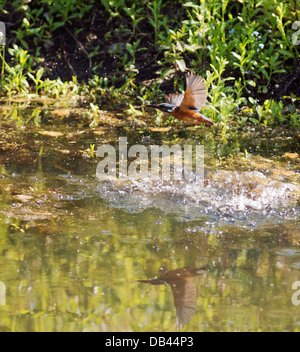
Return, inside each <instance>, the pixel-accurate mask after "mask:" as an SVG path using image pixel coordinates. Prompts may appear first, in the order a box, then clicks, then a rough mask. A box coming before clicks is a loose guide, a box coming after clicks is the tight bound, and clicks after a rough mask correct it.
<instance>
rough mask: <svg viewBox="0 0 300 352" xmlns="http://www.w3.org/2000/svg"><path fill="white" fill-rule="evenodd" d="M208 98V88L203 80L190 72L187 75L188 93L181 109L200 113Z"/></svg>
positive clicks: (186, 92)
mask: <svg viewBox="0 0 300 352" xmlns="http://www.w3.org/2000/svg"><path fill="white" fill-rule="evenodd" d="M206 98H207V88H206V85H205V82H204V80H203V78H202V77H201V76H199V75H196V74H194V73H193V72H188V73H187V75H186V91H185V94H184V99H183V101H182V103H181V105H180V109H182V110H195V111H198V110H200V109H201V108H203V106H204V105H205V103H206Z"/></svg>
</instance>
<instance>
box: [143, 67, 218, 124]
mask: <svg viewBox="0 0 300 352" xmlns="http://www.w3.org/2000/svg"><path fill="white" fill-rule="evenodd" d="M206 98H207V89H206V85H205V82H204V80H203V78H202V77H201V76H199V75H197V74H195V73H193V72H188V73H187V74H186V91H185V94H184V95H183V94H169V95H167V96H166V97H165V100H166V103H162V104H158V105H154V104H150V105H145V106H146V107H148V108H154V109H158V110H160V111H163V112H166V113H169V114H171V115H172V116H174V117H175V118H176V119H178V120H181V121H186V122H190V123H193V124H194V125H199V124H205V125H208V126H212V125H213V124H214V123H213V122H212V121H211V120H210V119H208V118H207V117H206V116H204V115H203V114H201V113H200V112H199V110H201V109H202V108H203V106H204V105H205V103H206Z"/></svg>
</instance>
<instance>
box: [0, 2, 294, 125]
mask: <svg viewBox="0 0 300 352" xmlns="http://www.w3.org/2000/svg"><path fill="white" fill-rule="evenodd" d="M299 18H300V7H299V3H298V2H297V1H296V0H285V1H279V0H272V1H271V0H264V1H254V0H249V1H246V0H238V1H233V0H232V1H230V0H222V1H216V0H208V1H204V0H198V1H182V0H174V1H170V2H169V1H162V0H156V1H151V2H150V1H142V0H137V1H136V0H135V1H132V0H101V1H96V0H89V1H85V0H67V1H66V0H55V1H54V0H41V1H37V0H32V1H27V0H14V1H12V2H7V1H4V0H1V1H0V21H2V22H4V23H6V26H7V31H6V32H7V38H6V39H7V41H6V47H3V46H2V47H0V68H1V71H0V72H1V87H0V94H1V95H3V96H8V97H11V96H12V95H14V94H20V93H22V94H28V93H31V92H34V93H35V94H40V95H53V96H55V97H59V96H63V97H65V96H66V95H70V94H73V95H75V96H86V97H90V98H91V101H90V102H91V103H94V104H95V103H97V104H99V103H103V102H105V100H107V99H108V97H109V98H111V97H118V100H119V101H120V97H124V95H126V96H129V97H130V99H131V100H132V101H133V103H132V104H131V105H130V106H129V113H132V114H136V111H137V107H136V106H134V104H136V105H137V106H140V105H142V104H143V103H145V102H149V101H155V100H162V99H163V95H164V94H165V93H168V92H170V91H173V89H174V83H175V86H176V88H177V89H178V90H180V91H183V90H184V79H183V77H184V75H183V74H182V72H184V71H186V69H191V70H193V71H196V72H198V73H200V74H202V75H203V77H204V78H205V79H206V82H207V85H208V89H209V103H208V104H207V105H206V107H205V108H204V113H205V114H207V115H208V116H210V117H211V118H212V119H213V120H214V121H216V122H218V123H219V124H220V125H221V126H224V127H225V126H227V125H228V124H229V123H230V122H231V121H236V122H237V123H238V124H241V125H244V124H245V123H249V122H250V123H252V124H255V125H257V124H264V125H266V126H267V125H268V126H272V125H282V124H283V125H286V126H289V127H298V126H299V124H300V113H299V95H300V91H299V84H298V82H299V79H300V66H299V50H300V49H299V46H297V45H296V44H295V43H294V42H293V39H292V38H293V34H295V30H294V29H293V28H292V27H293V23H294V22H295V21H297V20H299ZM127 106H128V104H127ZM160 117H161V115H158V119H157V121H156V122H157V124H162V121H161V118H160ZM170 122H172V121H170V120H167V121H166V122H165V123H168V124H169V123H170Z"/></svg>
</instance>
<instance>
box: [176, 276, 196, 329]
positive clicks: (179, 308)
mask: <svg viewBox="0 0 300 352" xmlns="http://www.w3.org/2000/svg"><path fill="white" fill-rule="evenodd" d="M171 289H172V293H173V296H174V304H175V307H176V316H177V328H178V329H181V328H182V327H183V326H184V325H186V324H188V323H189V322H190V320H191V319H192V317H193V315H194V313H195V311H196V300H197V292H196V286H195V285H194V284H193V282H192V281H191V280H188V281H185V280H182V282H180V281H178V282H177V283H176V284H172V285H171Z"/></svg>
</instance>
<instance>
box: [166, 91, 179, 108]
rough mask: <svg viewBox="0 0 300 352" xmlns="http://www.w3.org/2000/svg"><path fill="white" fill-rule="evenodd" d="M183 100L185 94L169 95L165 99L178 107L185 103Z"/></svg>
mask: <svg viewBox="0 0 300 352" xmlns="http://www.w3.org/2000/svg"><path fill="white" fill-rule="evenodd" d="M183 98H184V96H183V94H169V95H167V96H166V97H165V100H166V102H167V103H169V104H173V105H175V106H176V107H177V106H180V104H181V103H182V101H183Z"/></svg>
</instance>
